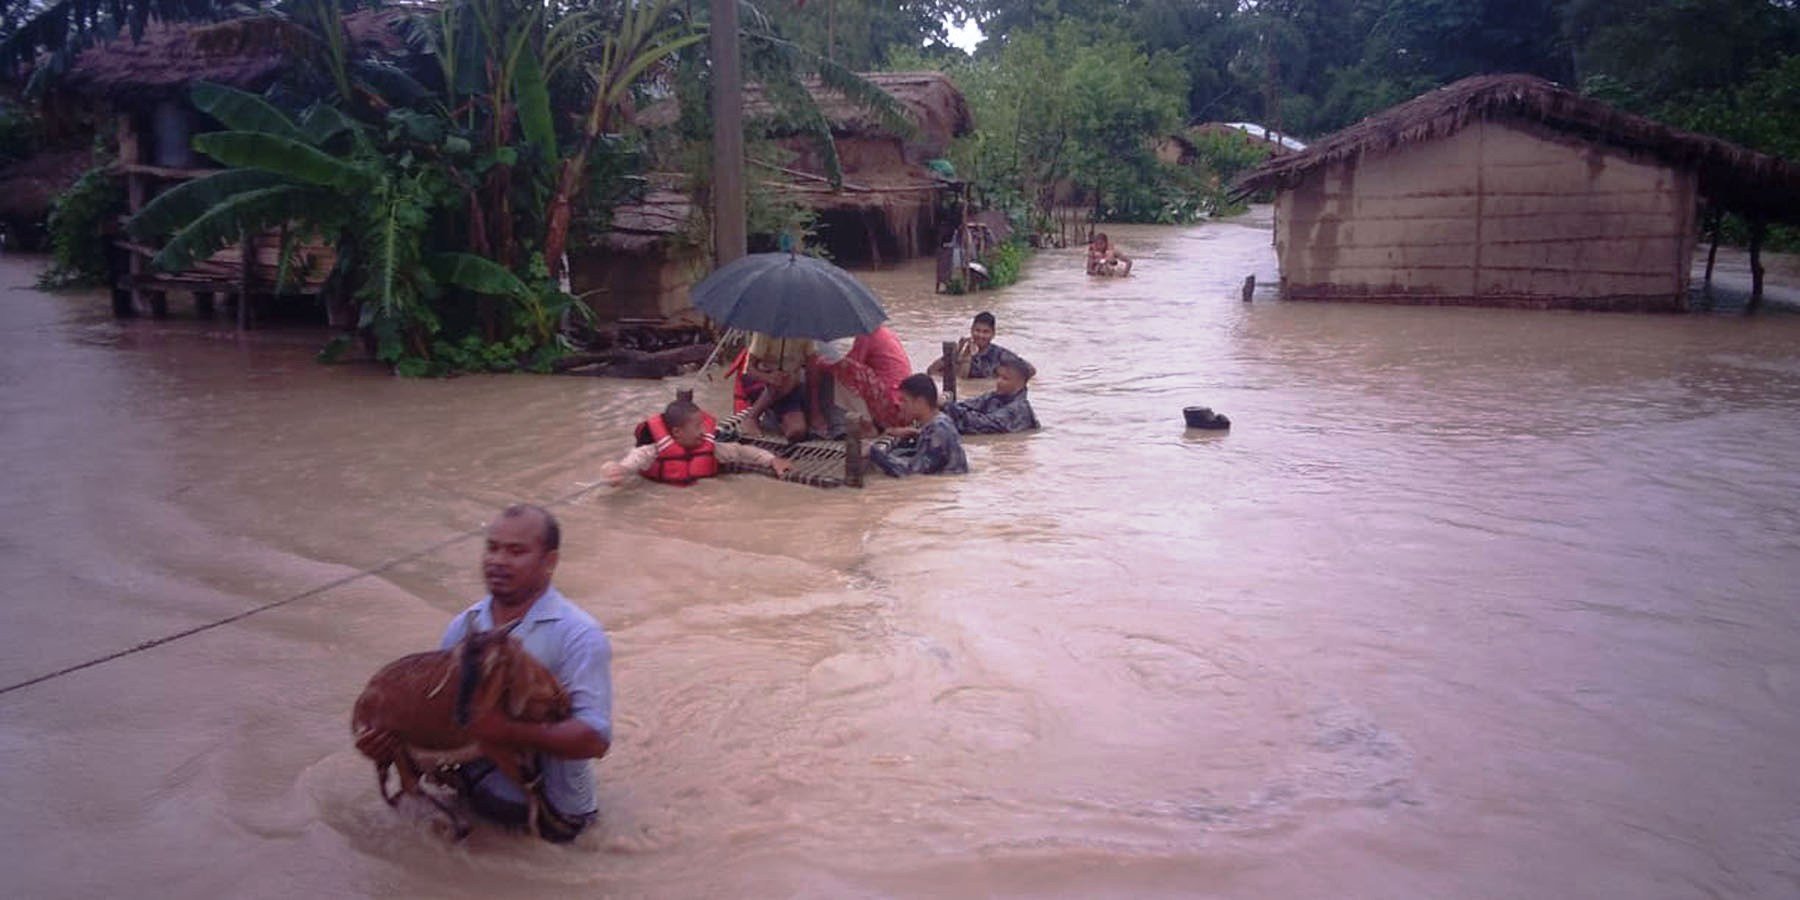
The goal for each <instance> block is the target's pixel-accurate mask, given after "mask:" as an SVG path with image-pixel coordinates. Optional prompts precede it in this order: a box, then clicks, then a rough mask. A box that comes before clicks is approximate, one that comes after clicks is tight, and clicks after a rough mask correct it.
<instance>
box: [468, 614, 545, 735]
mask: <svg viewBox="0 0 1800 900" xmlns="http://www.w3.org/2000/svg"><path fill="white" fill-rule="evenodd" d="M518 624H519V623H518V622H514V623H512V624H510V625H507V626H506V627H504V628H495V629H490V630H488V631H477V632H475V633H473V634H470V635H469V636H468V637H466V638H464V639H463V640H462V642H461V643H460V644H458V645H457V648H456V651H455V652H456V658H457V660H458V664H459V667H460V669H461V675H460V681H459V682H458V685H457V693H456V724H457V725H459V726H463V727H467V726H468V724H469V722H470V721H471V720H472V719H473V718H474V716H475V713H476V711H477V710H488V709H494V708H499V709H502V710H503V711H504V712H505V713H506V715H507V716H508V717H509V718H513V719H519V720H524V721H529V722H552V721H560V720H562V719H566V718H568V717H569V715H570V712H571V703H570V700H569V693H568V691H566V690H564V689H563V686H562V685H561V684H560V683H558V682H557V680H556V676H555V675H554V674H552V673H551V671H550V670H549V669H547V668H545V667H544V665H543V664H542V663H540V662H538V661H537V660H536V659H535V658H533V657H532V656H531V654H529V653H527V652H526V651H525V648H524V647H523V646H521V645H520V644H519V643H518V642H517V641H514V640H513V639H512V631H513V629H514V628H516V627H518Z"/></svg>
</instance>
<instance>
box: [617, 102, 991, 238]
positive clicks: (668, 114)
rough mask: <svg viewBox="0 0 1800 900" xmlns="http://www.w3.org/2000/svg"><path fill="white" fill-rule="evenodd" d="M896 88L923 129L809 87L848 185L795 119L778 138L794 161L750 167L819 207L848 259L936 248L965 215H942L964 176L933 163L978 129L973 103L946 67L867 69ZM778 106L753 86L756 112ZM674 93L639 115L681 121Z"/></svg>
mask: <svg viewBox="0 0 1800 900" xmlns="http://www.w3.org/2000/svg"><path fill="white" fill-rule="evenodd" d="M862 77H863V78H866V79H868V80H869V81H871V82H873V83H874V84H875V85H876V86H878V87H880V88H881V89H882V90H884V91H886V92H888V94H890V95H892V96H893V97H894V99H895V100H898V101H899V102H900V105H901V106H902V107H903V108H904V109H905V111H906V114H907V117H908V118H909V119H911V120H912V123H913V126H914V127H913V133H912V134H910V135H905V136H903V135H900V134H896V133H895V132H893V131H892V130H890V129H889V128H887V127H886V126H885V125H883V124H882V122H881V121H880V120H879V119H877V118H876V117H874V116H872V115H870V114H869V113H868V112H867V111H865V110H863V109H862V108H860V107H858V106H856V105H855V104H853V103H851V102H850V101H849V100H848V99H846V98H845V97H843V96H842V95H841V94H839V93H837V92H836V91H834V90H832V89H830V88H828V87H826V86H824V85H822V84H819V83H818V82H809V83H808V84H807V90H808V91H810V92H811V93H812V96H813V99H814V100H815V101H816V102H817V103H818V104H819V106H820V108H821V111H822V112H823V113H824V115H825V118H826V120H827V121H828V122H830V123H831V133H832V139H833V141H834V142H835V143H836V145H837V153H838V160H839V164H840V166H841V167H842V169H843V173H844V181H843V185H842V187H837V188H834V187H833V186H832V185H831V183H830V181H829V180H828V179H827V178H826V168H825V164H824V161H823V160H821V159H820V157H819V148H818V143H817V141H815V140H814V139H813V138H812V137H811V136H810V135H808V134H805V133H803V132H801V131H799V130H798V129H794V128H791V127H785V126H782V127H778V128H777V130H776V142H777V143H778V144H780V145H781V147H782V148H783V149H784V150H785V151H786V152H787V153H788V154H789V155H790V156H791V157H792V159H791V160H789V161H788V162H787V163H783V164H780V165H779V167H777V164H776V162H775V161H773V160H762V161H752V164H751V170H750V177H751V178H760V179H761V180H762V182H763V184H764V185H765V186H767V187H771V188H773V189H775V190H777V191H780V192H781V193H783V194H785V195H786V196H788V197H791V198H792V199H794V200H796V201H798V202H799V203H800V204H801V205H804V206H807V207H810V208H812V209H813V210H815V211H816V212H817V213H818V222H817V224H818V231H819V240H820V241H821V242H822V243H823V244H824V245H825V248H826V249H827V250H829V251H830V252H831V255H832V258H833V259H835V260H837V261H839V262H848V263H865V262H873V263H881V262H893V261H895V260H902V259H912V258H915V257H919V256H926V255H930V254H931V253H933V252H935V251H936V249H937V246H938V243H939V238H940V237H942V236H943V234H942V233H944V232H947V231H948V230H949V226H954V225H955V224H956V223H955V222H948V223H945V222H940V221H939V210H940V202H939V201H940V199H941V198H942V197H943V196H944V195H945V194H946V192H951V191H954V190H955V189H956V188H957V187H958V185H957V184H956V183H955V182H954V181H952V180H950V179H948V178H946V177H944V176H943V175H941V174H939V173H938V172H937V171H935V170H934V169H932V168H931V167H930V166H928V165H927V163H929V162H930V161H932V160H934V159H938V158H941V157H943V156H944V155H945V154H947V153H948V152H949V149H950V142H951V141H952V140H953V139H955V138H957V137H960V136H962V135H965V134H968V133H969V132H970V131H972V130H973V129H974V125H975V120H974V117H973V116H972V115H971V114H970V112H969V104H968V101H967V100H966V99H964V97H963V95H962V92H961V91H959V90H957V88H956V84H955V83H954V82H952V81H951V80H950V78H949V77H948V76H946V75H944V74H943V73H941V72H874V73H867V74H864V75H863V76H862ZM774 113H775V108H774V106H773V105H772V104H771V103H770V102H769V101H768V99H767V97H766V96H765V95H764V91H763V88H762V86H761V85H757V84H749V85H745V87H744V116H745V118H746V119H750V120H756V119H765V120H770V119H772V118H773V116H774ZM679 115H680V108H679V106H678V105H677V104H676V102H675V101H674V100H673V99H669V100H664V101H662V102H660V103H657V104H654V105H652V106H650V107H648V108H646V109H644V110H643V111H641V112H640V113H639V114H638V116H637V119H636V121H637V123H638V124H639V125H641V126H643V127H645V128H649V129H657V128H666V127H669V126H671V125H673V124H674V123H675V120H676V118H677V116H679Z"/></svg>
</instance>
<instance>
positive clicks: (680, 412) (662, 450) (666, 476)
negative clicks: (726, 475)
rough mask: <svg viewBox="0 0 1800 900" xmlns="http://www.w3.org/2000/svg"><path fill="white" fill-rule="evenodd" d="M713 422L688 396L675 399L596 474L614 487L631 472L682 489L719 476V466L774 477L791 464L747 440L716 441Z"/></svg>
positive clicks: (643, 426)
mask: <svg viewBox="0 0 1800 900" xmlns="http://www.w3.org/2000/svg"><path fill="white" fill-rule="evenodd" d="M717 427H718V423H716V422H715V421H713V417H712V416H710V415H708V414H707V413H706V411H705V410H702V409H701V408H700V407H698V406H695V405H694V403H693V402H692V401H690V400H677V401H675V402H674V403H671V404H669V405H668V406H667V407H666V408H664V409H663V411H662V415H659V416H652V417H650V418H649V419H647V420H646V421H644V422H643V423H642V424H640V425H638V427H637V430H636V435H637V440H638V446H636V447H634V448H632V450H631V452H630V453H627V454H625V456H624V457H623V458H621V459H620V460H619V461H618V462H612V463H607V464H606V465H605V466H604V467H603V468H602V469H601V470H600V476H601V477H602V478H605V479H606V483H607V484H610V485H612V486H613V487H618V486H619V485H622V484H624V483H625V479H626V478H627V476H629V475H630V473H632V472H636V473H638V474H639V475H642V476H644V477H645V478H648V479H650V480H651V481H660V482H662V483H664V484H673V485H679V486H681V487H686V486H688V485H690V484H693V483H694V482H696V481H699V480H700V479H702V478H711V477H713V476H714V475H717V474H719V467H720V466H721V465H722V464H736V465H746V466H762V467H763V468H766V469H773V470H774V472H775V474H776V475H785V474H787V471H788V469H790V468H792V464H790V463H789V462H788V461H787V460H785V459H782V458H781V457H779V456H776V455H775V454H773V453H770V452H769V451H767V450H764V449H762V448H761V447H752V446H749V445H747V444H736V443H724V444H721V443H717V442H716V441H714V440H713V431H714V429H715V428H717Z"/></svg>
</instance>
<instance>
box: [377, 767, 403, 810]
mask: <svg viewBox="0 0 1800 900" xmlns="http://www.w3.org/2000/svg"><path fill="white" fill-rule="evenodd" d="M393 767H394V764H393V763H392V762H380V763H376V764H375V787H376V789H378V790H380V791H381V799H383V800H386V801H387V805H389V806H398V805H399V804H400V795H401V794H404V793H406V789H405V786H404V783H403V784H402V787H401V789H400V790H398V791H395V792H394V793H392V794H390V793H388V771H389V770H391V769H392V768H393Z"/></svg>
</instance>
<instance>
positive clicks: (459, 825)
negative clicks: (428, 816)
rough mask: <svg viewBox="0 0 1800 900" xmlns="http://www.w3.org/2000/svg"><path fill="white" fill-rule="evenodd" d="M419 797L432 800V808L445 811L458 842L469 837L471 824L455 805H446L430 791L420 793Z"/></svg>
mask: <svg viewBox="0 0 1800 900" xmlns="http://www.w3.org/2000/svg"><path fill="white" fill-rule="evenodd" d="M419 795H420V796H422V797H424V798H425V799H427V800H430V801H431V805H432V806H435V807H437V808H438V809H440V810H442V811H443V813H444V816H445V817H446V818H448V819H449V820H450V831H451V833H452V834H453V835H455V838H456V840H459V841H460V840H462V839H463V838H466V837H468V836H469V823H468V822H466V821H464V820H463V817H462V813H459V812H457V811H456V806H455V804H454V803H446V802H444V801H443V800H441V799H439V798H438V796H437V795H436V794H433V793H432V792H430V791H424V790H422V791H419Z"/></svg>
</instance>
